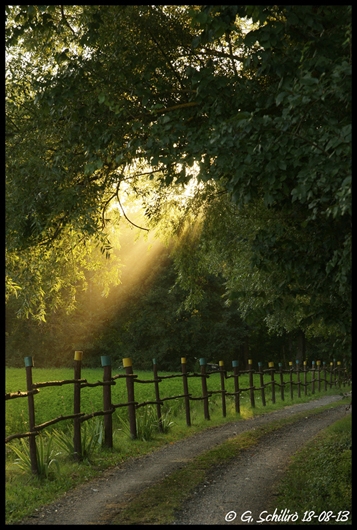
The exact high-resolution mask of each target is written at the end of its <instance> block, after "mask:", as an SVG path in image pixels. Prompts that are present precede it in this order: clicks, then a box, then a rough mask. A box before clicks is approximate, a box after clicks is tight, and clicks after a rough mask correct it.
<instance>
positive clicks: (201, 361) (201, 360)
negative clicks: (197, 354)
mask: <svg viewBox="0 0 357 530" xmlns="http://www.w3.org/2000/svg"><path fill="white" fill-rule="evenodd" d="M206 364H207V363H206V359H205V358H204V357H201V359H200V366H205V365H206Z"/></svg>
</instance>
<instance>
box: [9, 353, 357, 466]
mask: <svg viewBox="0 0 357 530" xmlns="http://www.w3.org/2000/svg"><path fill="white" fill-rule="evenodd" d="M82 358H83V352H82V351H76V352H75V354H74V378H73V379H69V380H63V381H46V382H41V383H34V382H33V380H32V368H33V362H32V357H25V359H24V360H25V369H26V384H27V391H26V392H21V391H17V392H10V393H7V394H5V400H9V399H16V398H24V397H26V398H27V400H28V415H29V431H28V432H25V433H18V434H12V435H10V436H8V437H6V438H5V443H8V442H10V441H11V440H14V439H19V438H26V437H28V439H29V453H30V459H31V470H32V472H33V473H34V474H38V462H37V456H36V453H37V451H36V436H37V435H38V434H40V432H41V431H42V430H43V429H45V428H47V427H49V426H50V425H53V424H55V423H58V422H60V421H64V420H68V419H73V446H74V457H75V458H76V459H77V460H81V459H82V457H83V455H82V440H81V425H82V423H83V422H84V421H87V420H89V419H90V418H93V417H95V416H104V418H103V423H104V446H105V447H107V448H112V447H113V427H112V414H113V412H114V411H115V410H116V409H117V408H119V407H127V409H128V419H129V428H130V437H131V439H133V440H134V439H136V438H137V431H136V410H137V409H139V408H140V407H144V406H147V405H156V412H157V418H158V425H159V429H160V431H163V426H162V411H161V407H162V406H163V404H164V402H165V401H169V400H172V399H184V403H185V414H186V424H187V426H188V427H189V426H191V411H190V401H195V400H201V401H203V413H204V418H205V419H206V420H209V419H210V411H209V398H210V397H211V396H212V395H213V394H220V395H221V403H222V415H223V417H226V397H227V396H233V397H234V403H235V412H236V413H237V414H239V413H240V396H241V394H242V393H243V392H249V398H250V405H251V407H253V408H254V407H255V393H256V392H260V395H261V401H262V405H263V406H266V393H267V392H269V393H271V400H272V403H275V402H276V393H277V392H278V391H280V399H281V400H284V398H285V391H286V388H288V389H289V393H290V398H291V399H293V396H294V388H295V387H297V395H298V397H300V396H301V393H302V392H304V394H305V395H306V394H307V388H308V386H311V393H312V394H314V393H315V390H316V387H317V389H318V391H319V392H320V391H321V388H322V385H323V389H324V390H327V388H330V387H332V386H334V385H336V386H337V385H338V386H341V385H342V384H343V385H345V384H346V382H349V378H348V377H347V374H346V370H345V369H343V368H342V366H341V363H339V362H337V363H336V361H334V362H331V363H330V367H329V368H328V367H327V366H326V363H322V365H321V362H320V361H317V362H316V363H315V361H313V362H312V366H311V368H308V367H307V363H306V361H304V363H303V366H302V369H301V367H300V365H299V362H298V361H296V364H295V366H293V363H292V362H289V368H288V369H285V370H284V369H283V366H282V363H279V364H278V369H276V368H275V366H274V363H272V362H270V363H268V368H267V369H263V367H262V366H263V365H262V363H258V370H257V371H255V370H254V369H253V367H252V360H249V361H248V369H247V370H238V361H232V368H233V373H232V374H228V373H227V370H226V369H225V367H224V362H223V361H219V364H218V365H217V369H213V370H208V371H207V363H206V360H205V359H203V358H202V359H200V360H199V364H200V373H196V372H193V373H189V372H188V371H187V368H186V358H185V357H182V358H181V373H180V374H173V375H159V374H158V367H157V363H156V359H153V376H154V377H153V379H148V380H140V379H138V377H137V375H136V374H134V372H133V366H132V361H131V359H130V358H125V359H123V368H124V370H125V374H116V375H112V368H111V359H110V357H109V356H102V357H101V365H102V367H103V381H97V382H95V383H89V382H88V381H87V380H86V379H82V378H81V366H82ZM212 373H219V374H220V390H209V389H208V379H209V377H210V374H212ZM242 374H248V380H249V386H248V387H247V388H241V387H240V385H239V376H240V375H242ZM284 374H289V380H288V381H285V380H284ZM308 374H310V381H308ZM254 375H255V376H259V386H255V385H254ZM294 375H295V380H294V377H293V376H294ZM177 377H181V378H182V383H183V393H182V394H179V395H176V396H168V397H161V396H160V383H161V382H162V381H163V380H165V379H170V378H177ZM191 377H199V378H200V379H201V387H202V395H201V396H192V394H191V393H190V392H189V383H188V381H189V378H191ZM119 378H125V380H126V390H127V401H126V402H125V403H113V402H112V401H113V400H112V394H111V389H112V387H113V386H115V385H116V380H117V379H119ZM230 378H233V379H234V391H233V392H228V391H227V390H226V388H225V382H226V380H227V379H230ZM267 378H268V381H266V379H267ZM66 384H72V385H73V388H74V395H73V414H70V415H66V416H59V417H57V418H53V419H51V420H49V421H46V422H45V423H42V424H40V425H36V422H35V402H34V396H35V395H36V394H37V393H38V392H40V390H39V388H43V387H46V386H62V385H66ZM136 384H153V385H154V389H155V399H154V400H151V401H145V402H142V403H139V402H137V401H136V400H135V385H136ZM97 386H101V387H102V388H103V410H101V411H96V412H91V413H89V414H88V413H87V414H86V413H85V412H82V411H81V389H82V388H85V387H89V388H93V387H97Z"/></svg>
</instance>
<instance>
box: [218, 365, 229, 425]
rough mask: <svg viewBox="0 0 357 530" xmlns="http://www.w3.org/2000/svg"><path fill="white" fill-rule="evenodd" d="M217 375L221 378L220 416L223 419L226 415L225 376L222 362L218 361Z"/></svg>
mask: <svg viewBox="0 0 357 530" xmlns="http://www.w3.org/2000/svg"><path fill="white" fill-rule="evenodd" d="M219 370H220V372H219V375H220V376H221V391H222V414H223V418H225V417H226V415H227V409H226V390H225V388H224V376H225V370H224V361H219Z"/></svg>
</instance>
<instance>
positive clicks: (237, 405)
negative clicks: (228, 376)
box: [232, 361, 240, 414]
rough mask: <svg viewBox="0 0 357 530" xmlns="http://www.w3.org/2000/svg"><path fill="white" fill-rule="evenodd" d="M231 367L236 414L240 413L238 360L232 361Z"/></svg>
mask: <svg viewBox="0 0 357 530" xmlns="http://www.w3.org/2000/svg"><path fill="white" fill-rule="evenodd" d="M232 367H233V379H234V404H235V410H236V413H237V414H240V403H239V380H238V379H239V373H238V361H232Z"/></svg>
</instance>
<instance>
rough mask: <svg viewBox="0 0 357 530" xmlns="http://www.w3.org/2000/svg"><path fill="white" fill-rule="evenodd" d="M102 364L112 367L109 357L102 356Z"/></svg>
mask: <svg viewBox="0 0 357 530" xmlns="http://www.w3.org/2000/svg"><path fill="white" fill-rule="evenodd" d="M100 362H101V363H102V366H103V367H104V366H111V364H112V363H111V360H110V356H109V355H102V356H101V358H100Z"/></svg>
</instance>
